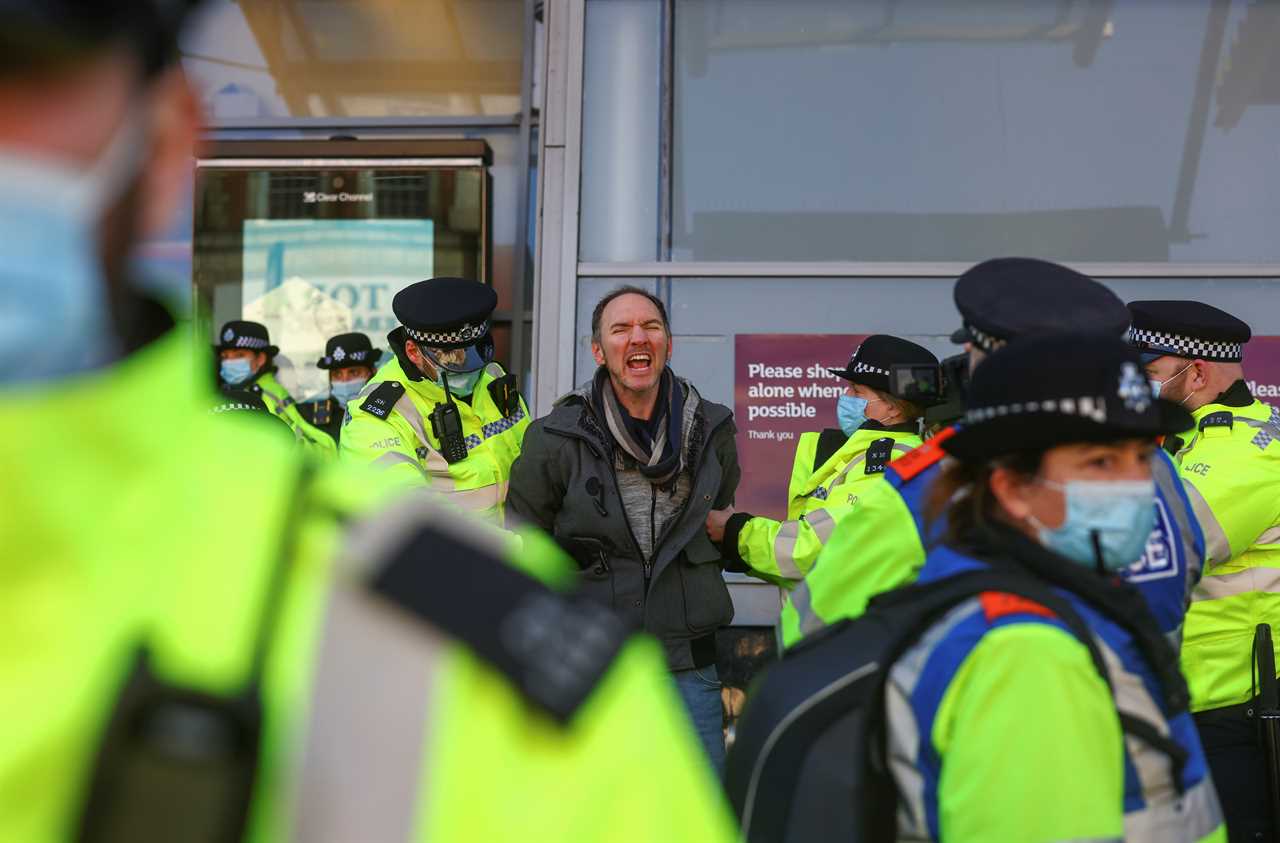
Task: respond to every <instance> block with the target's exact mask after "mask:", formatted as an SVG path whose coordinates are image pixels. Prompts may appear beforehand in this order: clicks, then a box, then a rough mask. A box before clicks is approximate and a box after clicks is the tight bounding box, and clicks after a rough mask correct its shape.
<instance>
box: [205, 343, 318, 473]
mask: <svg viewBox="0 0 1280 843" xmlns="http://www.w3.org/2000/svg"><path fill="white" fill-rule="evenodd" d="M213 350H214V353H215V354H216V355H217V357H218V383H219V386H221V388H222V389H223V390H224V391H225V390H242V391H247V392H251V393H253V394H254V395H257V396H259V397H260V398H261V400H262V402H263V403H264V404H266V405H267V410H268V411H270V413H271V415H273V416H275V417H276V418H278V419H280V420H281V421H283V422H284V423H285V424H287V425H289V427H290V428H292V429H293V432H294V433H295V434H296V435H297V438H298V440H299V441H300V442H302V443H303V444H304V445H305V446H306V447H307V448H309V449H311V450H313V451H315V452H316V454H317V455H319V456H324V457H330V456H335V455H336V454H337V446H336V444H335V442H334V440H333V439H331V438H330V437H328V436H326V435H325V434H324V432H323V431H321V430H320V429H319V428H316V427H314V426H313V425H311V424H310V423H309V422H308V421H307V420H306V419H305V418H304V417H303V415H302V413H300V412H299V411H298V405H297V403H296V402H295V401H294V400H293V396H291V395H290V394H289V390H287V389H285V388H284V385H283V384H282V383H280V381H278V380H277V379H276V374H275V373H276V364H275V359H276V355H277V354H279V353H280V348H279V347H278V346H274V345H272V344H271V337H270V335H269V334H268V333H267V326H266V325H263V324H262V323H260V322H247V321H244V320H241V319H232V320H231V321H230V322H226V323H224V324H223V326H222V328H221V329H220V330H219V331H218V343H217V344H216V345H214V347H213Z"/></svg>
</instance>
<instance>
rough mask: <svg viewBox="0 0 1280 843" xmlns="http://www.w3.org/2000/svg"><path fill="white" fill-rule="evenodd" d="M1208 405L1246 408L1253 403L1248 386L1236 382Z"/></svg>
mask: <svg viewBox="0 0 1280 843" xmlns="http://www.w3.org/2000/svg"><path fill="white" fill-rule="evenodd" d="M1209 403H1210V404H1221V405H1223V406H1224V407H1248V406H1249V405H1250V404H1252V403H1253V393H1252V392H1250V391H1249V386H1248V384H1246V383H1245V382H1244V381H1243V380H1238V381H1236V382H1235V383H1233V384H1231V386H1229V387H1227V388H1226V390H1225V391H1224V392H1222V393H1221V394H1219V395H1218V397H1217V398H1215V399H1213V400H1212V401H1210V402H1209Z"/></svg>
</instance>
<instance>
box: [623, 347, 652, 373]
mask: <svg viewBox="0 0 1280 843" xmlns="http://www.w3.org/2000/svg"><path fill="white" fill-rule="evenodd" d="M626 362H627V369H628V370H629V371H632V372H644V371H647V370H648V368H649V367H650V366H651V365H652V364H653V355H651V354H650V353H649V352H647V351H636V352H633V353H631V354H628V355H627V361H626Z"/></svg>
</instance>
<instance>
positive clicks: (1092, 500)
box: [1030, 480, 1156, 571]
mask: <svg viewBox="0 0 1280 843" xmlns="http://www.w3.org/2000/svg"><path fill="white" fill-rule="evenodd" d="M1042 482H1043V483H1044V485H1046V486H1048V487H1049V488H1052V489H1058V490H1060V491H1062V493H1063V494H1064V495H1065V497H1066V499H1067V517H1066V520H1064V521H1063V522H1062V526H1061V527H1053V528H1050V527H1046V526H1044V525H1043V524H1041V523H1040V522H1039V521H1037V520H1036V519H1035V518H1034V517H1032V518H1030V521H1031V523H1032V524H1033V525H1034V526H1035V528H1036V529H1037V530H1039V532H1040V543H1041V544H1043V545H1044V546H1045V547H1047V548H1049V549H1050V550H1053V551H1055V552H1057V553H1059V554H1061V555H1063V556H1065V557H1067V558H1068V559H1070V560H1072V561H1073V562H1079V563H1080V564H1081V565H1086V566H1089V567H1096V565H1097V554H1096V553H1095V552H1094V543H1093V534H1094V533H1097V536H1098V544H1099V546H1100V547H1101V549H1102V566H1103V567H1104V568H1106V569H1107V570H1108V571H1120V570H1123V569H1124V568H1127V567H1129V566H1130V565H1132V564H1133V563H1134V562H1137V561H1138V560H1139V559H1140V558H1141V557H1142V554H1143V552H1144V551H1145V550H1146V547H1147V539H1148V538H1149V537H1150V536H1151V530H1152V528H1153V527H1155V519H1156V514H1155V496H1156V487H1155V483H1154V482H1153V481H1151V480H1119V481H1095V480H1071V481H1069V482H1067V483H1054V482H1052V481H1048V480H1045V481H1042Z"/></svg>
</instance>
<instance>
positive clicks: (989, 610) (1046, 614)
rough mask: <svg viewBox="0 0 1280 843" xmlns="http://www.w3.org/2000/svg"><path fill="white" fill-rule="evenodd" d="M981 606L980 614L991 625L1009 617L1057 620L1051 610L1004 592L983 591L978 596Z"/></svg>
mask: <svg viewBox="0 0 1280 843" xmlns="http://www.w3.org/2000/svg"><path fill="white" fill-rule="evenodd" d="M978 602H979V603H980V604H981V605H982V613H983V614H984V615H986V617H987V623H992V622H994V621H997V620H999V619H1000V618H1004V617H1008V616H1009V615H1039V616H1040V617H1042V618H1057V617H1058V616H1057V615H1056V614H1054V612H1053V610H1052V609H1049V608H1048V607H1047V606H1044V605H1042V604H1040V603H1037V602H1035V601H1034V600H1028V599H1027V598H1025V597H1019V596H1018V595H1016V594H1009V593H1008V592H1006V591H984V592H982V593H981V594H979V595H978Z"/></svg>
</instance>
